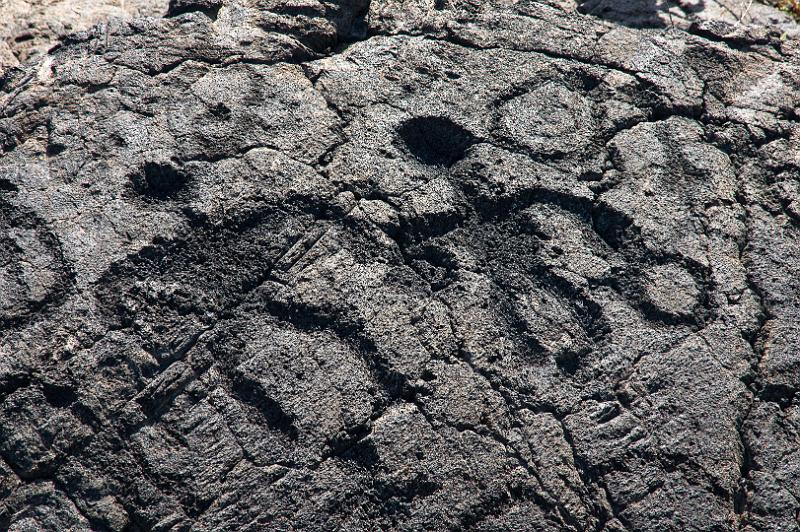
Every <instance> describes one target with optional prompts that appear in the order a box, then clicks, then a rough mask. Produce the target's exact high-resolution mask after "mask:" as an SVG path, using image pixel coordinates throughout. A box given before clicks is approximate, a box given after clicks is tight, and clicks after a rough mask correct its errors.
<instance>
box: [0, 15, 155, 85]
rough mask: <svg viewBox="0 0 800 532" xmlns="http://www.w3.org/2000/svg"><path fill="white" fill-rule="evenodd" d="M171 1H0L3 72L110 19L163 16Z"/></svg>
mask: <svg viewBox="0 0 800 532" xmlns="http://www.w3.org/2000/svg"><path fill="white" fill-rule="evenodd" d="M167 3H168V0H0V75H2V73H3V71H4V70H6V69H7V68H9V67H14V66H19V64H20V63H25V62H27V61H28V60H30V59H31V58H32V57H36V56H39V55H41V54H42V53H44V52H47V50H48V49H49V48H51V47H52V46H54V45H55V44H57V43H58V41H59V39H61V38H64V37H66V36H67V35H68V34H70V33H74V32H77V31H82V30H87V29H89V28H90V27H92V26H94V25H95V24H98V23H105V22H107V21H108V20H109V19H111V18H131V17H135V16H138V15H151V16H161V15H163V14H164V13H165V12H166V5H167Z"/></svg>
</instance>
